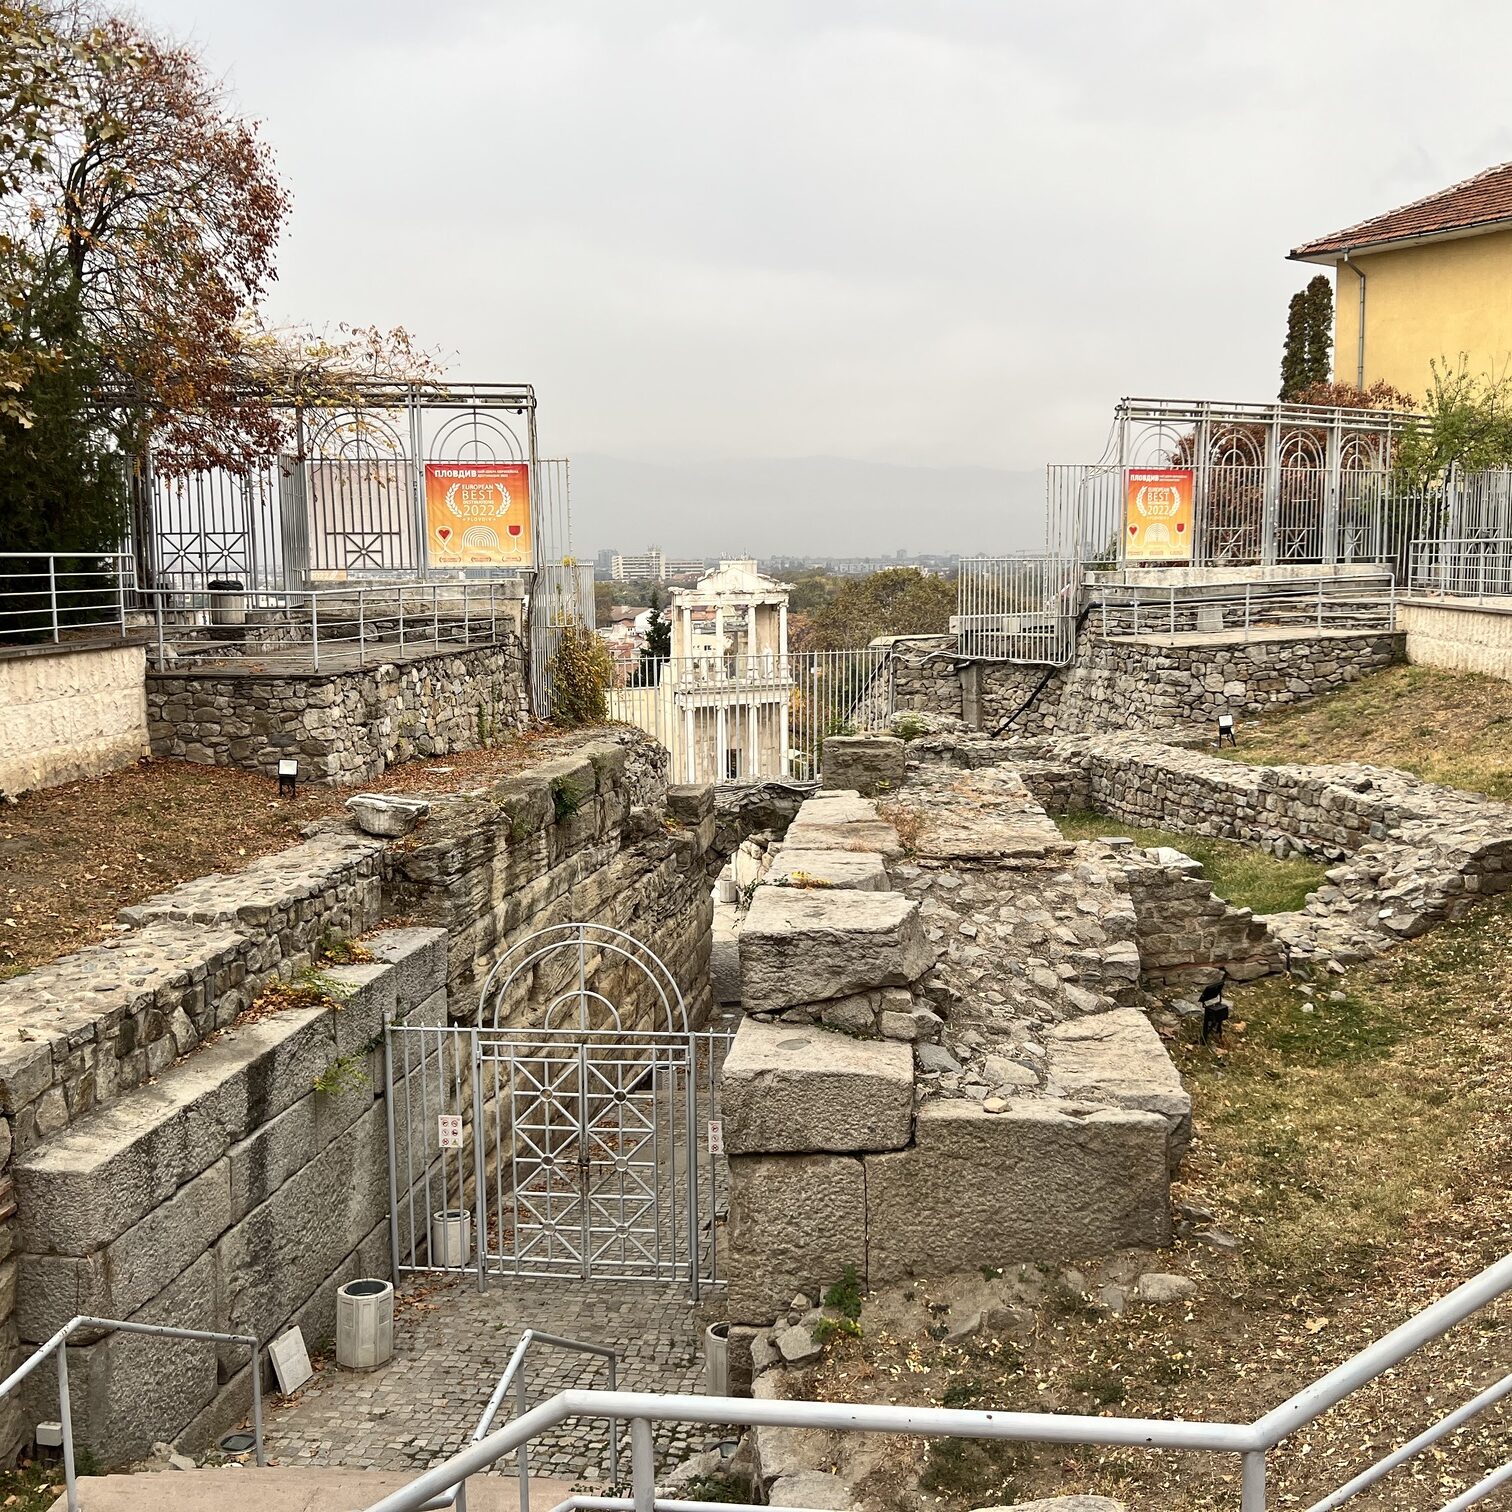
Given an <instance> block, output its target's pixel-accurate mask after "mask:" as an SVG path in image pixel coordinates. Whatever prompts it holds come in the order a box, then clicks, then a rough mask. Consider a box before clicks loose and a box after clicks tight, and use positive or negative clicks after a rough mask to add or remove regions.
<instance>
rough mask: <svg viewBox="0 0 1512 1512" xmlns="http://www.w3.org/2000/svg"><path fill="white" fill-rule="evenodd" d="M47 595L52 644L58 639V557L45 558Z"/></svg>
mask: <svg viewBox="0 0 1512 1512" xmlns="http://www.w3.org/2000/svg"><path fill="white" fill-rule="evenodd" d="M47 596H48V598H49V599H51V600H52V627H53V644H54V645H56V644H57V641H58V559H57V557H55V556H50V557H48V559H47Z"/></svg>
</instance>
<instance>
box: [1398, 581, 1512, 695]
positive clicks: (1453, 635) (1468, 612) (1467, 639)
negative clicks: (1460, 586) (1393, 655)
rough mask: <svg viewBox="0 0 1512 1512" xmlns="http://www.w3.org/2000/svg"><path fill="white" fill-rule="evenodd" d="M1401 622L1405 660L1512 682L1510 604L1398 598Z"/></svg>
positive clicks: (1511, 620)
mask: <svg viewBox="0 0 1512 1512" xmlns="http://www.w3.org/2000/svg"><path fill="white" fill-rule="evenodd" d="M1397 623H1398V624H1399V625H1400V626H1401V627H1402V629H1403V631H1404V632H1405V633H1406V636H1407V660H1408V661H1410V662H1412V663H1413V664H1414V665H1421V666H1424V667H1442V668H1444V669H1445V670H1446V671H1450V672H1484V673H1485V674H1487V675H1488V676H1490V677H1499V678H1501V679H1502V680H1503V681H1504V682H1512V604H1509V603H1508V601H1507V600H1506V599H1502V600H1501V602H1500V603H1496V604H1476V603H1470V602H1460V603H1456V602H1455V601H1454V600H1452V599H1450V600H1427V599H1400V600H1398V602H1397Z"/></svg>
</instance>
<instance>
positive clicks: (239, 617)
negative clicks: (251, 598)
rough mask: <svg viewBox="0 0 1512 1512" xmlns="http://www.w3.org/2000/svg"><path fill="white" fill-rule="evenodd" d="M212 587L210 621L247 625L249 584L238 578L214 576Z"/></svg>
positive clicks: (213, 623)
mask: <svg viewBox="0 0 1512 1512" xmlns="http://www.w3.org/2000/svg"><path fill="white" fill-rule="evenodd" d="M207 586H208V587H209V589H210V623H211V624H212V625H245V624H246V623H247V585H246V584H245V583H242V582H239V581H238V580H237V579H236V578H214V579H212V581H211V582H210V583H209V584H208V585H207Z"/></svg>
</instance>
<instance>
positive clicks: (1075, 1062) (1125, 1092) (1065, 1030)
mask: <svg viewBox="0 0 1512 1512" xmlns="http://www.w3.org/2000/svg"><path fill="white" fill-rule="evenodd" d="M1045 1050H1046V1054H1047V1056H1048V1067H1049V1074H1050V1078H1051V1080H1052V1081H1054V1082H1055V1083H1056V1084H1057V1085H1058V1086H1059V1087H1060V1088H1061V1090H1062V1091H1063V1092H1065V1093H1066V1095H1067V1096H1068V1097H1072V1098H1075V1099H1077V1100H1079V1101H1081V1102H1089V1103H1107V1104H1109V1105H1111V1106H1113V1107H1115V1108H1138V1109H1142V1110H1144V1111H1145V1112H1148V1113H1158V1114H1160V1116H1161V1117H1162V1118H1164V1119H1165V1121H1166V1123H1167V1124H1168V1125H1169V1127H1170V1130H1171V1163H1172V1168H1173V1169H1174V1168H1175V1166H1176V1165H1178V1164H1179V1163H1180V1161H1181V1157H1182V1155H1183V1154H1185V1152H1186V1147H1187V1145H1188V1144H1189V1143H1190V1142H1191V1138H1192V1099H1191V1095H1190V1094H1189V1093H1188V1092H1187V1090H1186V1089H1185V1088H1184V1087H1183V1086H1182V1085H1181V1073H1180V1072H1179V1071H1177V1069H1176V1067H1175V1066H1174V1065H1173V1064H1172V1062H1171V1057H1170V1055H1169V1054H1167V1052H1166V1047H1165V1045H1164V1043H1163V1042H1162V1040H1161V1038H1160V1036H1159V1035H1158V1034H1157V1033H1156V1032H1155V1029H1154V1026H1153V1025H1152V1024H1151V1023H1150V1021H1149V1019H1147V1018H1146V1017H1145V1016H1144V1014H1143V1013H1141V1012H1140V1011H1139V1009H1137V1008H1114V1009H1111V1010H1109V1011H1108V1012H1106V1013H1093V1014H1089V1015H1087V1017H1085V1018H1079V1019H1068V1020H1066V1021H1065V1022H1064V1023H1060V1024H1054V1025H1051V1026H1050V1027H1049V1028H1048V1029H1047V1030H1046V1031H1045Z"/></svg>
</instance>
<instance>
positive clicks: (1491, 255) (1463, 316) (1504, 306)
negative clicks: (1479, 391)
mask: <svg viewBox="0 0 1512 1512" xmlns="http://www.w3.org/2000/svg"><path fill="white" fill-rule="evenodd" d="M1350 261H1351V264H1354V265H1358V266H1359V267H1360V268H1362V269H1363V270H1364V273H1365V278H1366V286H1365V384H1366V386H1367V387H1368V386H1369V385H1370V384H1372V383H1376V382H1378V381H1380V380H1382V379H1384V380H1385V381H1386V382H1387V383H1390V384H1392V385H1393V386H1394V387H1396V388H1399V389H1401V390H1403V391H1404V392H1405V393H1408V394H1411V395H1412V396H1413V398H1415V399H1418V400H1421V399H1422V398H1423V396H1424V395H1425V394H1426V393H1427V392H1428V386H1429V363H1430V362H1432V361H1433V360H1434V359H1435V358H1437V359H1448V361H1449V362H1450V363H1451V364H1455V363H1457V362H1458V360H1459V355H1460V353H1461V352H1463V353H1465V354H1466V355H1467V356H1468V357H1469V360H1470V371H1471V372H1472V373H1473V374H1475V375H1477V376H1481V375H1484V374H1486V373H1498V374H1499V373H1501V372H1502V370H1503V369H1504V368H1508V366H1509V364H1512V230H1506V231H1492V232H1487V233H1486V234H1485V235H1482V236H1465V237H1459V238H1456V239H1455V240H1452V241H1442V242H1427V243H1425V244H1424V245H1422V246H1417V247H1404V248H1402V249H1400V250H1399V251H1395V252H1366V253H1361V254H1360V255H1358V256H1355V257H1352V258H1351V260H1350ZM1334 302H1335V311H1336V314H1335V320H1334V375H1335V377H1336V378H1337V379H1338V381H1339V382H1340V383H1353V382H1354V381H1355V375H1356V372H1357V367H1356V363H1357V359H1358V349H1357V343H1358V337H1359V329H1360V327H1359V308H1360V281H1359V279H1358V278H1357V277H1356V276H1355V273H1354V267H1353V266H1347V265H1345V264H1344V263H1342V262H1341V263H1339V264H1338V266H1337V270H1336V274H1335V279H1334Z"/></svg>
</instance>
